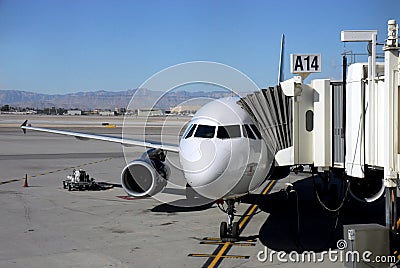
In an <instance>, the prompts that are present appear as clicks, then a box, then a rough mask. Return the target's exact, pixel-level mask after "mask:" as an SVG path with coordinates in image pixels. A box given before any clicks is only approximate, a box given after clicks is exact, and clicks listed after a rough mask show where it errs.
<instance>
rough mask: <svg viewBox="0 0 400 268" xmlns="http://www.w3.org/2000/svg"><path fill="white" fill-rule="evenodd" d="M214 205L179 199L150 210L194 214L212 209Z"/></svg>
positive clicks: (195, 200) (207, 201) (206, 202)
mask: <svg viewBox="0 0 400 268" xmlns="http://www.w3.org/2000/svg"><path fill="white" fill-rule="evenodd" d="M214 207H215V206H214V203H213V202H211V203H210V200H200V198H199V199H197V198H196V199H194V200H188V199H179V200H176V201H173V202H170V203H164V204H160V205H158V206H156V207H154V208H152V209H151V211H152V212H164V213H176V212H194V211H203V210H207V209H210V208H214Z"/></svg>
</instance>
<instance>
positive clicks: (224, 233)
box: [219, 221, 228, 239]
mask: <svg viewBox="0 0 400 268" xmlns="http://www.w3.org/2000/svg"><path fill="white" fill-rule="evenodd" d="M219 236H220V237H221V239H224V238H227V237H228V224H227V223H226V222H225V221H223V222H221V225H220V226H219Z"/></svg>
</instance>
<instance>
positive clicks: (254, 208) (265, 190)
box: [239, 180, 275, 230]
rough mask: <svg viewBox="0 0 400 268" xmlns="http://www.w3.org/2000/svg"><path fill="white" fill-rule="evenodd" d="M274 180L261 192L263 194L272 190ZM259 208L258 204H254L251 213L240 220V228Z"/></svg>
mask: <svg viewBox="0 0 400 268" xmlns="http://www.w3.org/2000/svg"><path fill="white" fill-rule="evenodd" d="M274 182H275V181H274V180H272V181H271V182H270V183H269V184H268V186H267V187H266V188H265V189H264V191H263V192H262V193H261V195H266V194H267V193H268V191H269V190H270V188H271V187H272V185H274ZM257 208H258V205H252V207H251V209H250V211H249V213H248V214H247V215H246V216H245V217H244V218H243V220H241V221H240V223H239V229H240V230H241V229H242V227H243V225H244V224H245V223H246V222H247V221H248V219H249V217H250V216H251V215H253V213H254V211H255V210H256V209H257Z"/></svg>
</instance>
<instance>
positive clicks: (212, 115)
mask: <svg viewBox="0 0 400 268" xmlns="http://www.w3.org/2000/svg"><path fill="white" fill-rule="evenodd" d="M238 100H239V97H226V98H221V99H216V100H213V101H211V102H209V103H207V104H205V105H204V106H203V107H202V108H200V109H199V110H198V111H197V113H196V114H195V115H194V116H193V117H192V118H191V120H190V122H189V123H188V126H187V129H186V131H185V132H184V133H183V135H182V137H181V139H180V142H179V145H178V146H174V145H167V144H158V143H152V142H145V141H138V140H132V139H126V138H122V137H115V136H107V135H98V134H97V135H96V134H90V133H81V132H73V131H65V130H57V129H49V128H41V127H33V126H31V125H29V124H28V120H26V121H25V122H24V123H23V124H22V125H21V128H22V130H23V131H24V133H26V130H33V131H40V132H48V133H54V134H60V135H66V136H74V137H76V138H78V139H83V140H87V139H94V140H101V141H108V142H114V143H120V144H122V145H124V146H141V147H146V148H151V149H150V150H148V151H147V152H146V153H144V154H143V155H142V156H141V157H140V158H139V159H136V160H134V161H132V162H130V163H129V164H128V165H126V167H125V168H124V169H123V170H122V173H121V184H122V187H123V189H124V190H125V192H126V193H127V194H128V195H131V196H134V197H145V196H153V195H155V194H157V193H159V192H161V191H162V190H163V189H164V188H165V186H166V185H167V181H168V177H169V175H170V170H169V167H168V166H167V164H166V163H165V160H166V153H167V152H171V153H178V154H179V160H180V163H181V165H182V167H183V173H184V177H185V179H186V181H187V188H188V190H191V189H193V190H194V191H195V192H196V193H198V194H199V195H200V196H201V197H205V198H207V199H210V200H223V201H224V202H225V203H226V204H227V209H226V213H227V215H228V222H222V223H221V225H220V236H221V239H227V238H233V239H235V238H236V239H237V238H238V236H239V226H238V223H237V222H234V217H235V212H236V210H235V202H236V201H237V200H238V198H239V197H241V196H244V195H246V194H248V193H249V192H251V191H254V190H256V189H257V188H258V187H259V186H261V185H262V184H263V183H264V182H265V181H266V179H267V178H269V177H271V171H273V170H275V169H274V168H273V161H274V156H275V155H274V154H273V153H272V152H271V151H270V150H269V149H268V148H267V146H266V144H265V142H263V140H262V137H261V134H260V132H259V130H258V129H257V127H256V126H255V125H254V123H253V122H252V121H251V119H250V117H249V115H248V114H247V113H246V112H245V111H244V110H243V109H242V108H241V106H240V105H239V104H238V103H237V102H238Z"/></svg>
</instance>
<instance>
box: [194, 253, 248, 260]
mask: <svg viewBox="0 0 400 268" xmlns="http://www.w3.org/2000/svg"><path fill="white" fill-rule="evenodd" d="M188 256H189V257H200V258H215V257H216V255H213V254H202V253H199V254H195V253H194V254H189V255H188ZM221 258H226V259H249V258H250V256H242V255H224V256H221Z"/></svg>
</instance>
